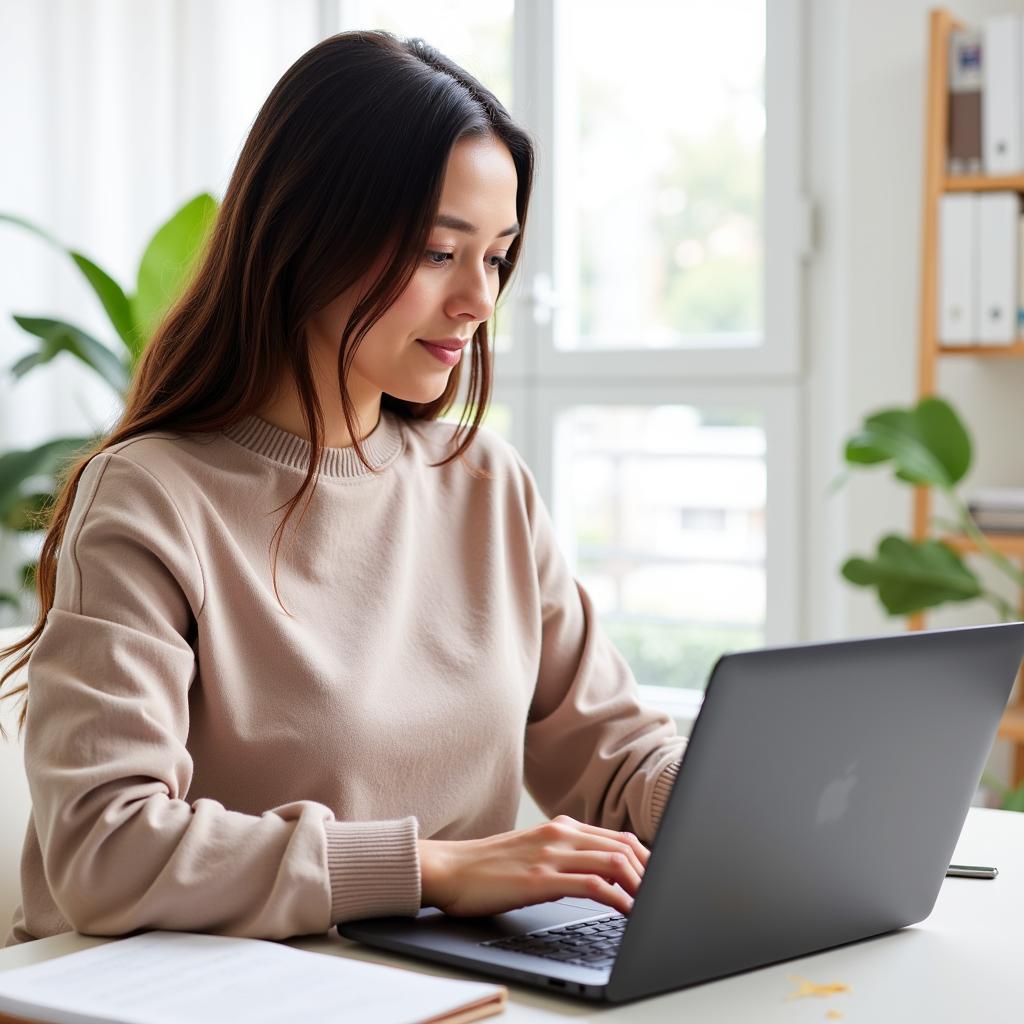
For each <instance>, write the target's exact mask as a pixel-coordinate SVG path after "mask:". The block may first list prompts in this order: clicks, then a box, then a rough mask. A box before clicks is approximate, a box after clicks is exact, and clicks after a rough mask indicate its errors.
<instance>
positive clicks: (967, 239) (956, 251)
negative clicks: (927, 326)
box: [939, 192, 978, 345]
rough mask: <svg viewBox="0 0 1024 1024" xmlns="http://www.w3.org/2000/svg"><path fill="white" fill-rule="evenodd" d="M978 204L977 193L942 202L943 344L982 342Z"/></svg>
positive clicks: (946, 197) (952, 195)
mask: <svg viewBox="0 0 1024 1024" xmlns="http://www.w3.org/2000/svg"><path fill="white" fill-rule="evenodd" d="M977 205H978V196H977V195H975V193H973V192H949V193H947V194H946V195H944V196H942V197H941V198H940V199H939V344H940V345H973V344H975V343H976V342H977V339H978V318H977V306H976V302H975V297H976V273H975V268H976V266H977V260H976V248H977Z"/></svg>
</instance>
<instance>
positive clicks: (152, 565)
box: [25, 454, 420, 939]
mask: <svg viewBox="0 0 1024 1024" xmlns="http://www.w3.org/2000/svg"><path fill="white" fill-rule="evenodd" d="M203 588H204V580H203V576H202V571H201V567H200V563H199V560H198V558H197V555H196V552H195V549H194V548H193V546H192V540H191V538H190V536H189V533H188V531H187V530H186V528H185V525H184V523H183V521H182V519H181V517H180V515H179V514H178V510H177V507H176V506H175V503H174V501H173V500H171V498H170V496H169V495H168V494H167V493H166V492H165V491H164V489H163V487H162V485H161V484H160V483H159V481H158V480H157V479H156V478H155V477H153V476H152V475H151V474H150V473H149V472H148V470H146V469H145V468H143V467H142V466H140V465H138V464H136V463H135V462H133V461H131V460H129V459H128V458H125V457H124V456H121V455H117V454H102V455H100V456H97V457H96V458H95V459H94V460H93V462H92V463H91V464H90V466H89V468H88V469H87V470H86V472H85V474H84V475H83V477H82V480H81V482H80V487H79V492H78V496H77V498H76V501H75V506H74V511H73V513H72V518H71V520H70V522H69V524H68V532H67V534H66V537H65V542H64V545H63V548H62V551H61V555H60V559H59V562H58V570H57V594H56V600H55V603H54V607H53V609H52V611H51V612H50V615H49V618H48V620H47V624H46V627H45V629H44V631H43V634H42V635H41V637H40V639H39V643H38V645H37V647H36V649H35V651H34V652H33V655H32V658H31V660H30V663H29V710H28V719H27V726H26V737H25V760H26V768H27V772H28V778H29V786H30V790H31V794H32V803H33V809H32V814H33V819H34V822H35V826H36V830H37V833H38V837H39V844H40V850H41V853H42V859H43V865H44V868H45V875H46V880H47V883H48V884H49V887H50V891H51V894H52V896H53V898H54V901H55V903H56V904H57V907H58V909H59V910H60V911H61V913H62V914H63V915H64V916H65V918H66V919H67V921H68V922H69V923H70V924H71V925H72V926H73V927H75V928H77V929H78V930H79V931H83V932H89V933H93V934H108V935H109V934H123V933H126V932H129V931H133V930H136V929H140V928H168V929H177V930H188V931H208V932H215V933H221V934H228V935H244V936H252V937H259V938H271V939H273V938H285V937H288V936H291V935H296V934H305V933H312V932H322V931H325V930H326V929H327V928H328V927H329V926H330V925H331V923H332V922H335V921H339V920H345V919H350V918H355V917H363V916H373V915H377V914H385V913H392V914H415V913H416V911H417V910H418V908H419V905H420V892H419V863H418V850H417V846H416V838H417V823H416V819H415V818H412V817H409V818H404V819H401V820H398V821H385V822H338V821H335V820H334V816H333V814H332V812H331V810H330V809H329V808H327V807H326V806H324V805H322V804H319V803H316V802H313V801H307V800H298V801H295V802H292V803H288V804H285V805H283V806H278V807H272V808H268V809H267V810H266V811H264V812H263V813H262V814H260V815H252V814H242V813H238V812H236V811H232V810H231V809H230V808H226V807H224V806H222V805H221V804H220V803H218V802H217V801H216V800H212V799H197V800H194V801H190V800H188V792H189V787H190V785H191V781H192V773H193V763H192V759H191V756H190V754H189V751H188V749H187V747H186V740H187V737H188V731H189V690H190V687H191V686H192V685H193V683H194V681H196V671H197V666H196V658H195V654H194V652H193V649H192V646H191V644H190V642H189V637H190V636H191V635H192V633H193V630H194V624H195V620H196V618H197V617H198V616H200V615H201V614H202V607H203V596H204V589H203ZM196 685H201V680H199V681H198V682H197V683H196ZM225 756H230V754H229V753H228V752H225Z"/></svg>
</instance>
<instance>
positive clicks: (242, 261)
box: [0, 32, 534, 735]
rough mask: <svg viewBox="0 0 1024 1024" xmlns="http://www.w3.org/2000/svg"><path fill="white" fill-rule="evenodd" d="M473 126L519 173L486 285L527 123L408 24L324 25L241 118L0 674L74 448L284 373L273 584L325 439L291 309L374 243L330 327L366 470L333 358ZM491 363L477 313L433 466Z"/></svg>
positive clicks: (409, 258) (433, 409)
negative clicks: (176, 292) (295, 465)
mask: <svg viewBox="0 0 1024 1024" xmlns="http://www.w3.org/2000/svg"><path fill="white" fill-rule="evenodd" d="M475 135H480V136H491V137H493V138H496V139H498V140H500V141H501V142H502V143H504V145H505V146H506V147H507V148H508V150H509V152H510V153H511V155H512V159H513V161H514V163H515V167H516V172H517V174H518V186H517V191H516V211H517V216H518V220H519V225H520V234H519V235H518V236H517V237H516V238H515V239H514V240H513V241H512V244H511V245H510V247H509V250H508V254H507V257H506V258H507V259H508V261H509V263H510V264H512V266H510V267H505V266H502V267H501V268H500V269H499V271H498V274H499V282H500V283H499V289H498V294H499V296H500V295H501V293H502V292H503V291H504V289H505V285H506V283H507V281H508V278H509V275H510V274H511V273H512V271H513V269H514V266H515V264H516V261H517V258H518V256H519V252H520V249H521V246H522V239H523V235H522V231H523V229H524V228H525V224H526V213H527V207H528V204H529V198H530V191H531V188H532V183H533V160H534V156H533V152H534V151H533V144H532V142H531V139H530V137H529V135H528V134H527V133H526V131H525V130H524V129H522V128H521V127H520V126H518V125H517V124H516V123H515V122H513V120H512V118H511V117H510V116H509V113H508V111H507V110H506V109H505V108H504V107H503V106H502V104H501V103H500V102H499V101H498V100H497V98H496V97H495V96H494V95H493V93H491V92H490V91H489V90H488V89H486V88H485V87H484V86H483V85H481V84H480V82H478V81H477V80H476V79H475V78H474V77H473V76H472V75H469V74H468V73H467V72H466V71H464V70H463V69H462V68H460V67H459V66H458V65H457V64H455V63H454V62H452V61H451V60H449V59H448V58H447V57H445V56H444V55H442V54H441V53H439V52H438V51H437V50H435V49H434V48H433V47H431V46H428V45H427V44H426V43H425V42H423V40H421V39H408V40H403V39H399V38H398V37H396V36H394V35H392V34H391V33H387V32H343V33H340V34H339V35H335V36H332V37H330V38H329V39H325V40H324V41H323V42H321V43H319V44H317V45H316V46H314V47H313V48H312V49H311V50H309V51H308V52H307V53H305V54H303V56H301V57H300V58H299V59H298V60H297V61H296V62H295V63H294V64H293V65H292V66H291V67H290V68H289V69H288V71H286V72H285V74H284V76H283V77H282V78H281V80H280V81H279V82H278V83H277V85H275V86H274V89H273V91H272V92H271V93H270V95H269V96H268V97H267V100H266V102H265V103H264V104H263V106H262V108H261V109H260V112H259V114H258V115H257V116H256V120H255V121H254V122H253V125H252V128H251V130H250V132H249V135H248V138H247V139H246V141H245V144H244V146H243V147H242V152H241V154H240V156H239V158H238V163H237V165H236V167H235V169H234V173H233V174H232V175H231V180H230V182H229V184H228V187H227V191H226V193H225V196H224V200H223V203H222V204H221V207H220V210H219V211H218V214H217V218H216V221H215V223H214V225H213V228H212V231H211V234H210V238H209V241H208V243H207V246H206V249H205V251H204V253H203V254H202V256H201V258H200V260H199V265H198V269H197V272H196V273H195V275H194V276H193V278H192V281H191V284H190V285H189V286H188V287H187V289H186V290H185V292H184V294H183V295H182V296H181V298H180V299H179V300H178V301H177V302H176V303H175V304H174V305H173V306H172V308H171V309H170V310H169V311H168V313H167V315H166V316H165V317H164V318H163V320H162V321H161V323H160V324H159V326H158V327H157V329H156V331H155V333H154V335H153V338H152V340H151V341H150V343H149V345H148V346H147V348H146V351H145V353H144V355H143V357H142V359H141V360H140V363H139V366H138V370H137V372H136V374H135V377H134V379H133V381H132V384H131V387H130V389H129V392H128V395H127V397H126V401H125V409H124V412H123V414H122V415H121V417H120V419H119V420H118V422H117V423H116V424H115V426H114V428H113V429H112V430H111V432H110V433H109V434H107V435H106V436H104V437H103V438H102V439H101V440H100V441H99V442H98V443H97V444H96V445H95V446H94V447H93V448H92V449H91V450H89V451H88V452H87V453H86V454H85V455H83V456H81V457H80V458H79V459H78V461H77V462H74V463H73V464H72V465H71V466H70V467H69V469H68V470H67V471H66V473H65V475H64V477H63V479H62V482H61V484H60V487H59V490H58V494H57V497H56V500H55V502H54V504H53V506H52V509H51V510H50V516H49V523H48V526H47V532H46V538H45V540H44V542H43V547H42V552H41V554H40V557H39V564H38V568H37V571H36V590H37V593H38V596H39V605H40V608H39V617H38V619H37V621H36V624H35V628H34V629H33V630H32V632H31V633H29V635H28V636H27V637H26V638H25V639H23V640H21V641H19V642H18V643H15V644H13V645H11V646H10V647H6V648H3V649H0V660H3V659H5V658H7V657H8V656H9V655H11V654H15V653H17V652H18V651H23V652H24V653H23V654H22V656H21V657H20V658H19V659H18V660H17V661H16V662H14V664H13V665H12V666H11V667H10V668H9V669H8V670H7V671H6V672H4V674H3V675H2V676H0V688H2V687H3V684H4V683H5V682H6V681H7V679H8V678H9V677H10V676H11V675H13V674H14V673H15V672H16V671H18V669H20V668H22V667H23V666H24V665H26V664H27V663H28V661H29V658H30V656H31V652H32V649H33V648H34V647H35V644H36V641H37V640H38V639H39V636H40V635H41V633H42V631H43V627H44V626H45V624H46V618H47V615H48V613H49V611H50V609H51V608H52V607H53V601H54V593H55V586H56V573H57V556H58V553H59V550H60V546H61V543H62V541H63V538H64V531H65V529H66V527H67V522H68V518H69V516H70V513H71V509H72V506H73V504H74V500H75V495H76V493H77V489H78V481H79V478H80V477H81V475H82V472H83V471H84V470H85V467H86V466H87V465H88V463H89V461H90V460H91V459H92V458H93V457H94V456H95V455H97V454H99V453H100V452H102V451H103V450H104V449H106V448H109V447H110V446H112V445H115V444H119V443H120V442H122V441H124V440H126V439H128V438H131V437H135V436H137V435H139V434H142V433H145V432H148V431H152V430H174V431H180V432H184V433H193V432H204V431H217V430H222V429H224V428H225V427H227V426H230V425H231V424H232V423H235V422H237V421H238V420H240V419H242V418H243V417H244V416H246V415H248V414H250V413H254V412H257V411H258V410H259V409H261V408H262V407H263V406H264V404H265V403H266V402H267V401H268V400H269V398H270V397H271V396H272V395H273V393H274V391H275V389H276V387H277V385H278V384H279V382H280V381H281V379H282V378H283V376H284V375H285V374H289V373H290V374H291V377H292V379H293V380H294V382H295V385H296V390H297V391H298V395H299V398H300V401H301V403H302V408H303V417H304V419H305V423H306V427H307V429H308V431H309V436H310V442H311V453H310V462H309V467H308V469H307V471H306V478H305V480H304V481H303V483H302V486H301V487H300V488H299V490H298V491H297V492H296V494H295V496H294V497H293V498H292V499H291V500H290V502H288V504H287V512H286V514H285V516H284V518H283V520H282V522H281V523H280V525H279V526H278V527H277V530H276V531H275V534H274V539H275V540H276V542H277V544H276V547H274V544H273V541H272V547H274V579H275V584H274V585H275V594H276V592H277V584H276V570H277V552H278V550H279V549H280V542H281V537H282V535H283V531H284V527H285V525H286V524H287V522H288V519H289V518H290V517H291V515H292V513H293V512H294V511H295V507H296V505H297V504H298V502H299V501H300V500H301V499H302V496H303V494H305V493H306V492H307V491H310V497H312V491H311V490H310V489H311V488H315V486H316V481H315V477H316V468H317V466H318V465H319V459H320V452H321V449H322V447H323V438H324V423H323V410H322V408H321V405H320V401H319V399H318V397H317V394H316V389H315V387H314V384H313V373H312V370H311V367H310V357H309V352H308V348H307V344H306V336H305V335H306V324H307V322H308V321H309V319H310V317H311V316H312V315H313V314H315V313H316V312H318V311H319V310H320V309H322V308H323V307H324V306H326V305H328V304H329V303H330V302H331V301H332V300H333V299H334V298H336V297H337V296H338V295H339V294H341V292H343V291H345V290H346V289H347V288H349V287H351V286H352V285H354V284H355V283H357V282H358V281H360V280H362V279H363V278H364V277H365V275H366V273H367V268H369V267H371V266H374V265H376V263H377V261H379V260H380V258H381V257H382V256H384V257H386V259H385V260H384V269H383V270H382V271H381V273H380V275H379V276H378V277H377V278H376V279H375V280H374V281H373V282H371V284H370V287H369V289H368V291H367V292H366V294H365V296H364V297H363V298H362V300H361V301H360V302H359V303H358V304H357V305H356V307H355V308H354V309H353V311H352V314H351V316H350V317H349V320H348V322H347V323H346V325H345V328H344V331H343V332H342V336H341V347H340V351H339V354H338V385H339V388H340V390H341V399H342V408H343V410H344V413H345V421H346V423H347V425H348V430H349V434H350V436H351V437H352V438H353V443H354V445H355V449H356V453H357V455H358V457H359V459H360V460H361V461H362V463H363V464H364V465H365V466H366V467H367V468H368V469H370V470H374V467H373V466H372V465H370V463H369V462H368V461H367V459H366V456H365V453H364V451H363V448H362V446H361V444H360V443H359V439H358V437H357V433H358V431H357V429H356V423H355V418H354V410H353V407H352V402H351V398H350V396H349V393H348V390H347V387H346V383H345V379H346V375H347V372H348V368H349V366H350V365H351V362H352V359H353V357H354V355H355V352H356V349H357V348H358V346H359V345H360V344H361V342H362V340H363V338H364V337H365V336H366V333H367V332H368V331H369V330H370V329H371V328H372V327H373V325H374V324H375V323H376V322H377V321H378V320H379V319H380V317H381V316H383V314H384V313H385V312H386V311H387V309H388V307H389V306H391V304H392V303H393V302H394V301H395V300H396V299H397V298H398V296H399V295H400V294H401V293H402V291H403V290H404V289H405V287H406V285H407V284H408V283H409V280H410V279H411V277H412V275H413V272H414V271H415V269H416V268H417V266H418V265H419V262H420V260H421V259H422V257H423V251H424V249H425V248H426V246H427V243H428V236H429V233H430V230H431V227H432V226H433V222H434V219H435V217H436V215H437V209H438V204H439V202H440V196H441V187H442V182H443V178H444V170H445V164H446V162H447V160H448V157H449V155H450V153H451V150H452V147H453V146H454V145H455V143H456V142H458V141H459V140H460V139H462V138H465V137H467V136H475ZM460 366H461V364H458V365H456V367H455V368H454V370H453V371H452V373H451V375H450V377H449V381H448V386H447V387H446V388H445V391H444V393H443V394H442V395H441V396H440V397H439V398H437V399H436V400H435V401H433V402H429V403H425V404H416V403H411V402H406V401H404V400H402V399H398V398H394V397H393V396H390V395H387V394H385V395H384V396H383V399H382V404H383V406H384V407H385V408H387V409H391V410H393V411H394V412H396V413H398V414H399V415H401V416H403V417H405V418H406V419H411V420H433V419H437V418H438V417H440V416H442V415H444V413H445V412H447V411H448V410H449V409H450V408H451V407H452V405H453V403H454V401H455V399H456V398H457V396H458V389H459V379H460V373H459V371H460ZM491 376H492V371H491V353H490V350H489V344H488V331H487V324H486V323H482V324H480V326H479V327H478V328H477V330H476V333H475V334H474V335H473V338H472V364H471V369H470V378H469V401H468V402H467V404H466V407H465V409H464V410H463V415H462V417H461V418H460V421H459V424H458V427H457V429H456V430H455V432H454V437H453V440H454V441H456V442H457V441H459V440H460V438H462V435H463V433H464V432H465V429H466V420H467V413H469V411H470V410H474V412H475V415H474V418H473V422H472V426H471V427H470V429H469V432H468V434H467V435H466V436H465V437H464V438H462V440H461V444H459V445H458V447H457V448H456V449H455V451H453V452H452V454H451V455H450V456H448V458H446V459H444V460H443V461H442V462H439V463H435V464H434V465H437V466H442V465H445V464H446V463H448V462H451V461H452V460H453V459H456V458H461V457H462V455H463V453H464V452H465V451H466V449H467V448H468V447H469V446H470V444H471V443H472V441H473V438H474V437H475V435H476V432H477V430H478V428H479V426H480V423H481V421H482V420H483V418H484V415H485V414H486V411H487V404H488V402H489V400H490V394H491ZM282 507H283V506H282ZM300 518H301V517H300ZM278 601H279V602H280V596H279V595H278ZM282 607H283V605H282ZM27 690H28V685H27V683H24V684H22V685H21V686H18V687H16V688H15V689H12V690H10V691H8V692H7V693H6V694H3V695H2V697H0V699H3V697H13V696H14V695H16V694H18V693H21V692H25V703H24V706H23V707H22V709H21V716H20V719H19V732H20V731H21V729H22V728H24V725H25V718H26V715H27V712H28V693H27ZM0 735H3V731H2V729H0Z"/></svg>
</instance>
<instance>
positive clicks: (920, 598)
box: [843, 535, 982, 615]
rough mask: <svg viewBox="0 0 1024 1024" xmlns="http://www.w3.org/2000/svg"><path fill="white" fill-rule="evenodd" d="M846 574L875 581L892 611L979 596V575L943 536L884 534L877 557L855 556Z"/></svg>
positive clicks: (866, 581)
mask: <svg viewBox="0 0 1024 1024" xmlns="http://www.w3.org/2000/svg"><path fill="white" fill-rule="evenodd" d="M843 575H844V576H845V577H846V578H847V579H848V580H849V581H850V582H851V583H856V584H857V585H858V586H862V587H875V588H876V589H877V591H878V597H879V599H880V600H881V602H882V604H883V605H885V609H886V611H887V612H888V613H889V614H890V615H909V614H911V613H912V612H917V611H921V610H922V609H924V608H934V607H935V606H936V605H940V604H944V603H945V602H947V601H969V600H971V599H973V598H976V597H980V596H981V593H982V588H981V585H980V583H979V582H978V579H977V577H976V576H975V575H974V573H973V572H971V570H970V569H968V568H967V566H966V565H964V563H963V561H962V560H961V558H960V556H959V555H958V554H957V553H956V552H955V551H954V550H953V549H952V548H950V547H947V546H946V545H945V544H943V543H942V542H941V541H937V540H925V541H920V542H915V541H908V540H905V539H904V538H903V537H897V536H895V535H890V536H888V537H885V538H883V539H882V541H881V542H880V543H879V545H878V552H877V555H876V557H875V558H874V559H873V560H870V559H865V558H851V559H850V560H849V561H847V563H846V564H845V565H844V566H843Z"/></svg>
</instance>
